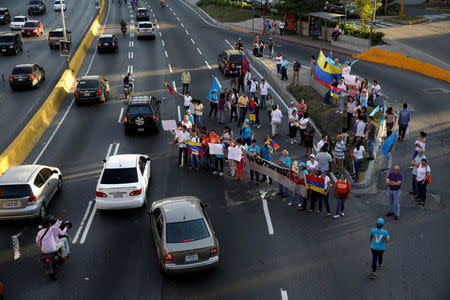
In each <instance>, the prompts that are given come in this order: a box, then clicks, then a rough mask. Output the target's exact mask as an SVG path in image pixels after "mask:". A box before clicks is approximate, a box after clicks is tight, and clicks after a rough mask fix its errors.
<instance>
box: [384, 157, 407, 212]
mask: <svg viewBox="0 0 450 300" xmlns="http://www.w3.org/2000/svg"><path fill="white" fill-rule="evenodd" d="M402 181H403V176H402V174H400V167H399V166H395V167H394V171H393V172H390V173H389V175H388V176H387V178H386V184H387V185H388V187H389V188H388V192H389V211H388V213H387V214H386V217H389V216H392V215H394V220H400V192H401V188H402Z"/></svg>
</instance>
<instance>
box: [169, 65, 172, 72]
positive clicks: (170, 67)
mask: <svg viewBox="0 0 450 300" xmlns="http://www.w3.org/2000/svg"><path fill="white" fill-rule="evenodd" d="M169 71H170V73H173V71H172V66H171V65H170V64H169Z"/></svg>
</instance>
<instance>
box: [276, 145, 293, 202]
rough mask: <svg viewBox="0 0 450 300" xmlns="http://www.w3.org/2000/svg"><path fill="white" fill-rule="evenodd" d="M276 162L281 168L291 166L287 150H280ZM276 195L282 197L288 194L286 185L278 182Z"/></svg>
mask: <svg viewBox="0 0 450 300" xmlns="http://www.w3.org/2000/svg"><path fill="white" fill-rule="evenodd" d="M278 162H279V163H280V166H282V167H283V168H287V169H290V168H291V158H290V157H289V152H288V151H287V150H283V152H281V157H280V160H279V161H278ZM278 195H281V196H282V197H283V198H286V197H288V196H289V191H288V189H287V187H285V186H283V185H282V184H281V183H278Z"/></svg>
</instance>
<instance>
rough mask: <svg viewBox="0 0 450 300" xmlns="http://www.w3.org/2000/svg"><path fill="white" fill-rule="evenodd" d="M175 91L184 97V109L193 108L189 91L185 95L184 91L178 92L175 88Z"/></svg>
mask: <svg viewBox="0 0 450 300" xmlns="http://www.w3.org/2000/svg"><path fill="white" fill-rule="evenodd" d="M174 92H175V93H177V94H178V95H180V97H183V99H184V103H183V105H184V110H185V111H186V110H188V109H190V108H191V102H192V96H191V93H190V92H189V91H187V92H186V94H184V95H183V94H182V93H179V92H177V91H175V90H174Z"/></svg>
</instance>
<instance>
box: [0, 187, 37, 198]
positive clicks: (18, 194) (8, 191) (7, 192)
mask: <svg viewBox="0 0 450 300" xmlns="http://www.w3.org/2000/svg"><path fill="white" fill-rule="evenodd" d="M30 195H31V189H30V186H29V185H28V184H20V185H19V184H16V185H0V199H13V198H25V197H29V196H30Z"/></svg>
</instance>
